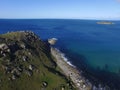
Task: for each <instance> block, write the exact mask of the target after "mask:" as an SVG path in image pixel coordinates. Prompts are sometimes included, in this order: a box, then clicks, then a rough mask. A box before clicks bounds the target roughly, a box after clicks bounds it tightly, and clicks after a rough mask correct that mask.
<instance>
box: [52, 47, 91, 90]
mask: <svg viewBox="0 0 120 90" xmlns="http://www.w3.org/2000/svg"><path fill="white" fill-rule="evenodd" d="M51 54H52V56H53V57H54V58H55V59H56V63H57V65H58V67H60V68H61V70H62V71H63V73H64V75H65V76H67V77H69V78H70V79H71V80H72V82H73V83H74V85H75V86H76V88H77V89H78V90H92V87H93V86H92V84H91V83H90V82H89V80H88V79H86V78H85V77H84V76H82V71H81V72H80V71H78V70H77V69H76V67H75V66H74V65H72V64H71V63H70V62H68V60H64V57H63V53H61V52H60V51H59V50H58V49H56V48H53V47H51Z"/></svg>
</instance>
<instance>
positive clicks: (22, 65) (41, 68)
mask: <svg viewBox="0 0 120 90" xmlns="http://www.w3.org/2000/svg"><path fill="white" fill-rule="evenodd" d="M56 41H57V39H55V38H52V39H49V40H48V42H49V43H48V42H45V41H42V40H41V39H40V38H39V37H38V36H37V35H36V34H35V33H33V32H30V31H18V32H9V33H6V34H2V35H0V90H109V89H107V88H108V87H106V85H104V86H100V85H99V86H98V85H95V84H94V83H91V81H89V79H87V78H86V77H84V76H83V74H82V71H78V70H77V69H76V68H75V67H73V66H71V65H70V64H68V63H67V62H66V61H65V60H64V57H63V56H62V52H60V51H59V50H58V49H56V48H54V47H53V45H54V44H55V43H56Z"/></svg>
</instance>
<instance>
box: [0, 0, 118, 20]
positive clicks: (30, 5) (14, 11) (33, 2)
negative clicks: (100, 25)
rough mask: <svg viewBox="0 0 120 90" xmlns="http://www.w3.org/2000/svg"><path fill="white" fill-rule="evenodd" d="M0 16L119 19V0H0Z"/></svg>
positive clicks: (16, 17)
mask: <svg viewBox="0 0 120 90" xmlns="http://www.w3.org/2000/svg"><path fill="white" fill-rule="evenodd" d="M0 18H7V19H13V18H15V19H24V18H26V19H29V18H31V19H34V18H35V19H39V18H43V19H47V18H56V19H115V20H118V19H119V20H120V0H0Z"/></svg>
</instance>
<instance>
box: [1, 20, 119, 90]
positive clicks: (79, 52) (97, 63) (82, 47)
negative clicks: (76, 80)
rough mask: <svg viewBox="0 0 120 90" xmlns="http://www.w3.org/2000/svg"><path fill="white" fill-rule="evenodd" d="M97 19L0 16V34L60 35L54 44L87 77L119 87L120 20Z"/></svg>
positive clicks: (48, 36)
mask: <svg viewBox="0 0 120 90" xmlns="http://www.w3.org/2000/svg"><path fill="white" fill-rule="evenodd" d="M98 21H100V20H79V19H78V20H77V19H75V20H74V19H0V34H4V33H6V32H8V31H9V32H11V31H24V30H26V31H28V30H30V31H33V32H35V33H36V34H37V35H38V36H39V37H40V38H41V39H42V40H47V39H49V38H57V39H58V41H57V43H56V45H55V46H54V47H56V48H58V49H59V50H60V51H62V52H63V53H64V54H65V57H67V60H68V61H69V62H71V64H73V65H74V66H76V67H77V68H78V69H80V70H81V69H82V70H83V71H84V72H85V75H86V77H88V78H91V80H93V79H92V76H94V78H96V79H97V81H102V82H104V83H107V84H109V85H111V86H113V87H118V88H120V86H119V85H118V83H120V21H112V22H113V23H115V24H111V25H105V24H97V23H96V22H98ZM86 73H87V74H86ZM88 74H89V75H90V77H89V75H88ZM96 79H95V80H96Z"/></svg>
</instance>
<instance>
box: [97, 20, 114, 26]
mask: <svg viewBox="0 0 120 90" xmlns="http://www.w3.org/2000/svg"><path fill="white" fill-rule="evenodd" d="M97 24H107V25H110V24H115V23H113V22H109V21H100V22H97Z"/></svg>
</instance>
